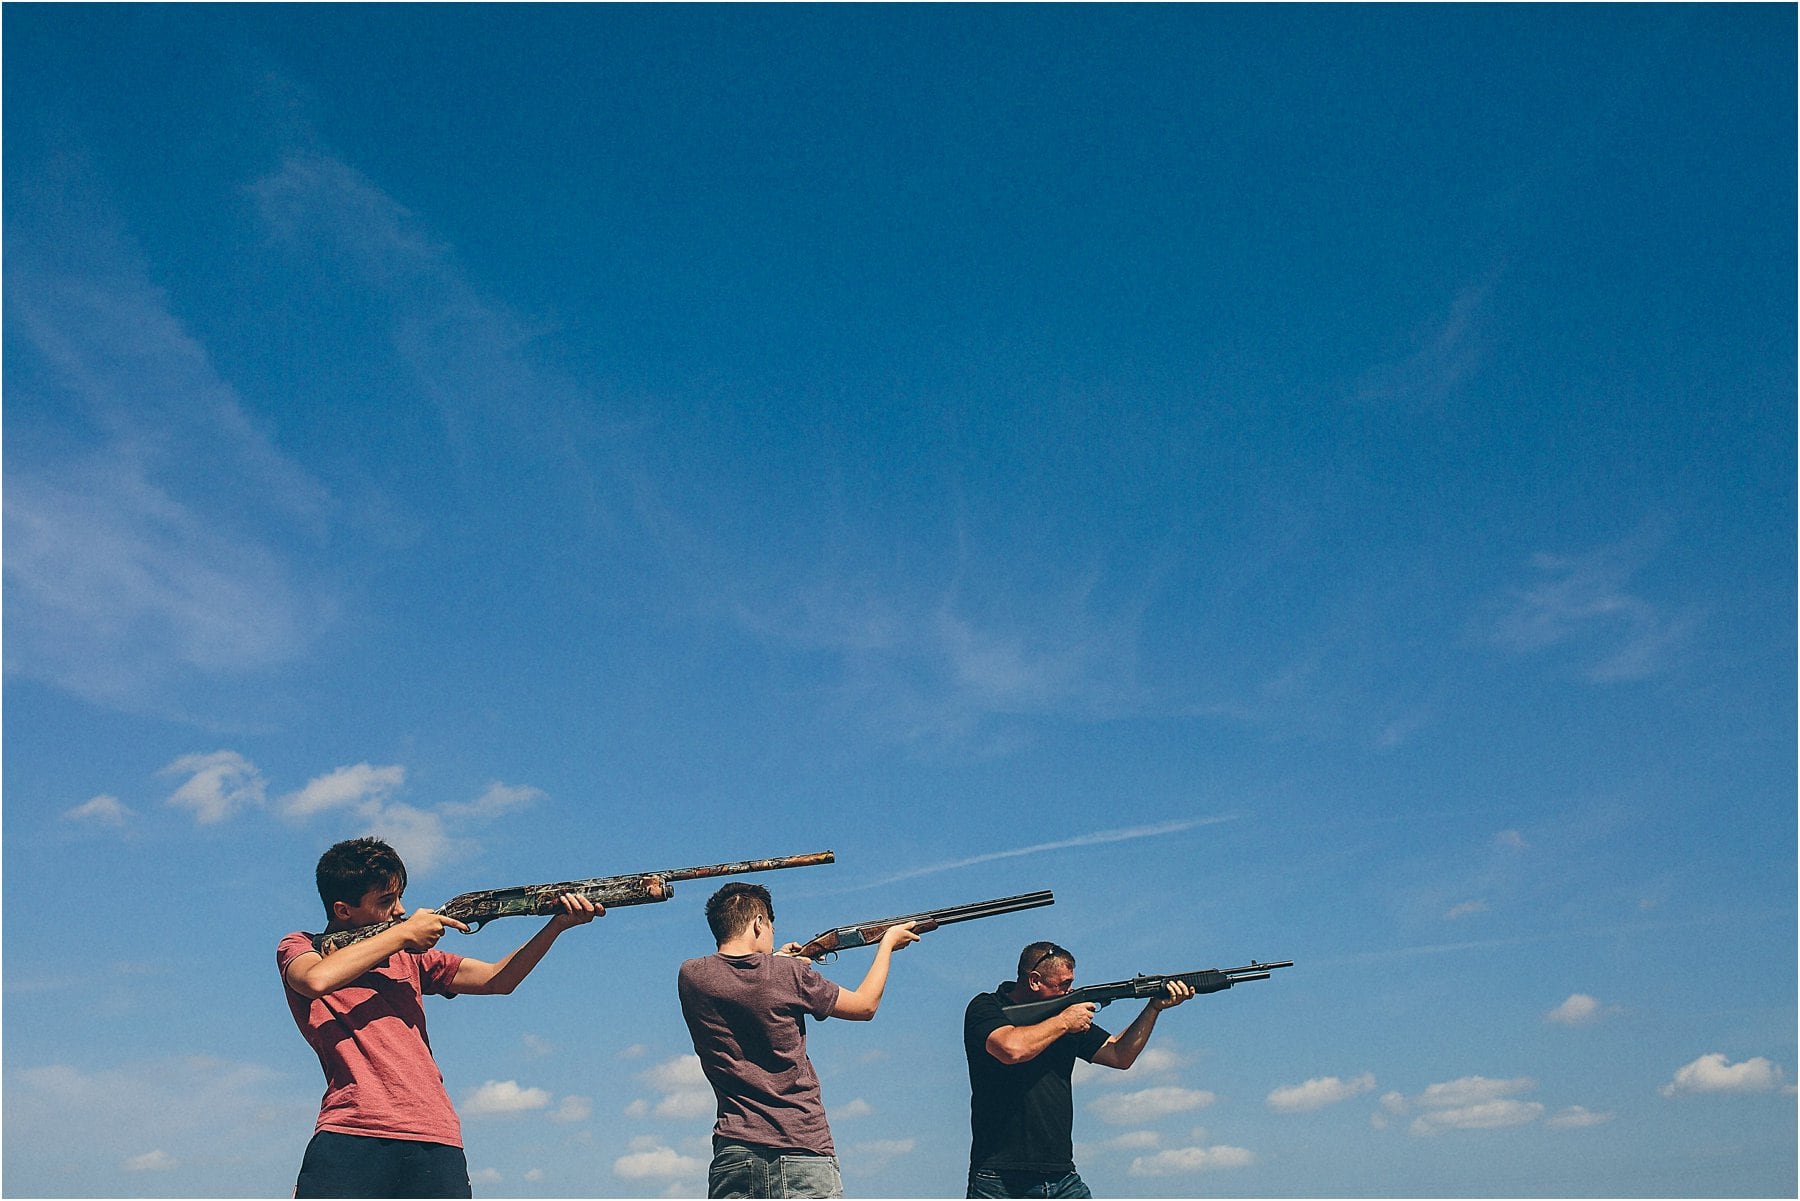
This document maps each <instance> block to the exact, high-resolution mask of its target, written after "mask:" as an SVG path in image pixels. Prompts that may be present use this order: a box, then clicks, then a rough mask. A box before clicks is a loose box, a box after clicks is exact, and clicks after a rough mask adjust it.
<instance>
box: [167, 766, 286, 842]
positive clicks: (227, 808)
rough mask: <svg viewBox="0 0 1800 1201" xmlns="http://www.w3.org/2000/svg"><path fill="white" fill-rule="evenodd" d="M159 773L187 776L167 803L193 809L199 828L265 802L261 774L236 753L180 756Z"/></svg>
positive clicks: (258, 806) (264, 787) (180, 807)
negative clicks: (185, 780)
mask: <svg viewBox="0 0 1800 1201" xmlns="http://www.w3.org/2000/svg"><path fill="white" fill-rule="evenodd" d="M160 774H161V775H165V776H181V775H185V776H187V777H188V780H187V782H186V783H185V784H183V785H182V786H181V787H179V788H177V789H176V790H175V791H174V793H173V794H171V795H170V797H169V804H171V805H174V806H175V807H176V808H179V809H191V810H193V812H194V820H195V821H197V822H199V823H200V824H201V825H211V824H213V823H214V822H220V821H224V820H225V819H226V818H227V817H230V816H231V815H232V814H233V813H235V812H236V811H238V810H240V809H248V808H260V807H261V806H262V804H263V802H264V799H265V793H266V785H265V784H264V783H263V778H262V773H261V772H259V771H257V770H256V765H255V764H253V763H251V762H250V761H249V760H248V759H246V758H244V757H243V756H242V755H240V754H238V753H237V752H236V751H214V752H212V753H211V754H209V755H183V756H182V757H181V758H179V759H177V760H175V762H173V763H171V764H169V765H168V766H167V767H165V768H163V769H162V771H161V773H160Z"/></svg>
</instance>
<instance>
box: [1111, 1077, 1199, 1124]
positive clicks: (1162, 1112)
mask: <svg viewBox="0 0 1800 1201" xmlns="http://www.w3.org/2000/svg"><path fill="white" fill-rule="evenodd" d="M1216 1100H1218V1097H1217V1096H1216V1095H1215V1094H1213V1093H1209V1092H1207V1091H1206V1090H1204V1089H1197V1088H1180V1087H1178V1086H1176V1085H1158V1086H1157V1087H1155V1088H1144V1089H1138V1090H1137V1091H1136V1092H1129V1093H1114V1094H1112V1095H1111V1096H1105V1097H1100V1098H1098V1099H1097V1100H1094V1101H1091V1102H1089V1103H1088V1110H1089V1111H1090V1112H1091V1113H1093V1114H1094V1116H1096V1117H1098V1118H1099V1119H1100V1120H1101V1121H1102V1122H1105V1123H1107V1124H1108V1125H1111V1126H1124V1125H1127V1124H1129V1123H1132V1122H1147V1121H1155V1120H1156V1119H1157V1118H1161V1117H1167V1116H1168V1115H1169V1114H1172V1113H1184V1112H1186V1111H1188V1110H1190V1109H1204V1108H1205V1107H1206V1106H1208V1105H1211V1104H1212V1103H1213V1102H1214V1101H1216Z"/></svg>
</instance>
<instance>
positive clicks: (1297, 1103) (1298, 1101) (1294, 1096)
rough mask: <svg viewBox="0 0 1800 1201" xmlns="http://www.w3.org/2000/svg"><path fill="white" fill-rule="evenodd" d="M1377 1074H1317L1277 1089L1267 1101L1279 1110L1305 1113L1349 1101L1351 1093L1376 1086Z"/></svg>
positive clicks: (1270, 1106) (1369, 1089)
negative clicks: (1345, 1077) (1342, 1077)
mask: <svg viewBox="0 0 1800 1201" xmlns="http://www.w3.org/2000/svg"><path fill="white" fill-rule="evenodd" d="M1374 1087H1375V1075H1374V1073H1372V1072H1364V1073H1363V1074H1362V1075H1360V1076H1357V1077H1355V1078H1354V1079H1351V1080H1340V1079H1338V1078H1337V1077H1336V1076H1315V1077H1313V1078H1312V1079H1311V1080H1308V1081H1307V1082H1306V1083H1305V1084H1288V1085H1283V1086H1282V1087H1280V1088H1278V1089H1275V1090H1274V1091H1273V1092H1271V1093H1270V1094H1269V1096H1268V1101H1267V1104H1268V1106H1269V1108H1270V1109H1273V1110H1274V1111H1275V1112H1276V1113H1305V1112H1308V1111H1310V1110H1314V1109H1323V1108H1325V1106H1327V1105H1336V1104H1337V1103H1338V1102H1340V1101H1348V1100H1349V1099H1350V1098H1351V1097H1354V1096H1357V1095H1359V1094H1361V1093H1366V1092H1369V1091H1371V1090H1373V1089H1374Z"/></svg>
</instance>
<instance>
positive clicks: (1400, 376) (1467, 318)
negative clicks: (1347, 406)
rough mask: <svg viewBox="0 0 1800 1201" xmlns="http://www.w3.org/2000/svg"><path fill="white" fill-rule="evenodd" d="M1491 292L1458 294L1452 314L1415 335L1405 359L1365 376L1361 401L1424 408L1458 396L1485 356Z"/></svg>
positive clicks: (1476, 289) (1481, 287)
mask: <svg viewBox="0 0 1800 1201" xmlns="http://www.w3.org/2000/svg"><path fill="white" fill-rule="evenodd" d="M1491 288H1492V285H1491V284H1490V283H1487V282H1483V283H1477V284H1471V285H1469V286H1468V287H1465V288H1463V289H1462V290H1461V291H1459V292H1458V293H1457V294H1456V295H1455V297H1454V298H1452V299H1451V301H1450V304H1449V308H1448V311H1446V312H1445V313H1443V314H1442V315H1441V316H1440V317H1438V318H1437V319H1436V320H1434V321H1432V322H1430V323H1429V324H1427V325H1426V326H1425V327H1424V328H1422V329H1421V330H1420V331H1419V332H1418V333H1417V334H1416V335H1415V336H1414V338H1413V340H1412V347H1411V349H1410V350H1409V351H1408V352H1407V353H1406V354H1405V355H1403V356H1401V357H1399V358H1397V359H1395V360H1393V361H1391V362H1388V363H1384V364H1382V365H1381V366H1379V367H1377V368H1375V369H1374V370H1372V371H1370V372H1368V373H1367V374H1366V375H1365V376H1364V377H1363V379H1362V381H1361V382H1360V384H1359V385H1358V387H1357V389H1356V398H1357V400H1359V401H1361V402H1364V403H1379V404H1400V405H1407V406H1421V405H1437V404H1442V403H1443V402H1444V401H1445V400H1446V399H1448V398H1449V397H1450V396H1451V395H1452V394H1454V393H1455V391H1456V390H1457V389H1458V388H1459V387H1461V386H1462V384H1463V382H1464V381H1465V380H1466V379H1468V378H1469V376H1470V375H1472V374H1473V373H1474V372H1475V370H1476V369H1477V368H1478V367H1479V366H1480V364H1481V361H1482V358H1483V356H1484V355H1485V353H1486V337H1485V331H1484V325H1483V321H1482V317H1483V310H1484V309H1485V308H1486V306H1487V299H1488V294H1489V292H1490V291H1491Z"/></svg>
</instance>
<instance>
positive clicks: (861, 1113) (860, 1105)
mask: <svg viewBox="0 0 1800 1201" xmlns="http://www.w3.org/2000/svg"><path fill="white" fill-rule="evenodd" d="M874 1112H875V1107H874V1106H873V1105H870V1104H869V1103H868V1102H867V1101H865V1100H863V1099H862V1098H861V1097H857V1098H856V1099H855V1100H853V1101H849V1102H846V1103H845V1104H843V1105H840V1106H838V1107H837V1108H836V1109H834V1110H832V1113H831V1116H832V1117H833V1118H866V1117H868V1116H869V1115H870V1114H872V1113H874Z"/></svg>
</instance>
